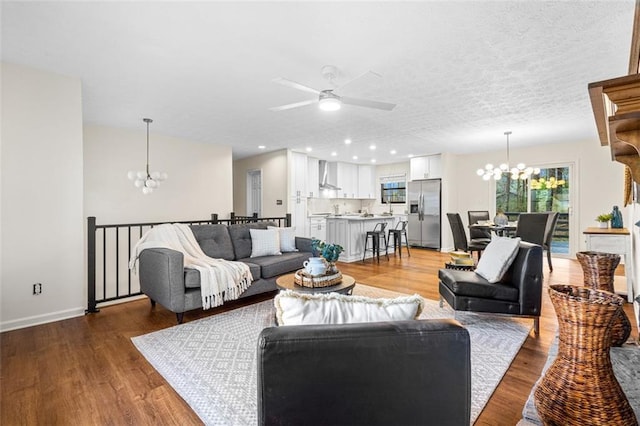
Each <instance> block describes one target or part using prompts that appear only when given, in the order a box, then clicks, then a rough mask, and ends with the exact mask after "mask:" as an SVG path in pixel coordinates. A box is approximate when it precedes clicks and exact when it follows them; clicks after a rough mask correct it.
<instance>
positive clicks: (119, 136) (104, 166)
mask: <svg viewBox="0 0 640 426" xmlns="http://www.w3.org/2000/svg"><path fill="white" fill-rule="evenodd" d="M132 120H138V121H139V122H140V129H139V130H126V129H115V128H109V127H100V126H85V129H84V170H85V173H84V182H85V188H84V216H85V217H86V216H95V217H96V218H97V223H98V224H106V223H127V222H153V221H177V220H191V219H208V218H209V217H210V216H211V213H218V214H219V216H220V218H225V217H227V215H228V213H229V212H230V211H231V208H232V206H233V181H232V158H231V148H230V147H228V146H219V145H213V144H207V143H195V142H190V141H186V140H182V139H177V138H172V137H168V136H163V135H161V134H158V133H156V132H154V130H153V123H151V126H150V132H149V164H150V170H151V171H164V172H167V173H168V174H169V178H168V179H167V180H166V181H164V182H162V184H161V186H160V188H158V189H156V190H155V191H154V192H153V193H151V194H149V195H144V194H143V193H142V191H141V190H140V189H139V188H136V187H134V186H133V182H132V181H130V180H129V179H127V172H128V171H129V170H134V171H138V170H139V171H143V170H144V169H145V164H146V124H145V123H143V122H142V117H140V118H139V119H138V118H137V117H135V118H132Z"/></svg>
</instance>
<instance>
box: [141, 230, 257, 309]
mask: <svg viewBox="0 0 640 426" xmlns="http://www.w3.org/2000/svg"><path fill="white" fill-rule="evenodd" d="M153 247H158V248H170V249H172V250H176V251H179V252H181V253H182V254H183V255H184V266H185V267H186V268H192V269H196V270H198V271H200V291H201V293H202V308H203V309H209V308H212V307H215V306H220V305H222V303H223V301H224V300H235V299H237V298H238V297H240V295H241V294H242V292H243V291H245V290H246V289H247V288H248V287H249V285H250V284H251V281H252V280H253V277H252V275H251V271H250V270H249V267H248V266H247V265H246V264H244V263H242V262H233V261H228V260H224V259H214V258H212V257H209V256H207V255H206V254H204V252H203V251H202V249H201V248H200V245H199V244H198V242H197V241H196V238H195V236H194V235H193V232H192V231H191V228H189V227H188V226H187V225H184V224H181V223H173V224H168V223H167V224H162V225H158V226H155V227H153V228H151V229H150V230H149V231H147V232H146V233H145V234H144V235H143V236H142V238H140V241H138V242H137V243H136V246H135V247H134V254H133V256H132V257H131V259H130V260H129V269H135V265H136V262H137V260H138V257H139V256H140V253H141V252H142V250H144V249H147V248H153Z"/></svg>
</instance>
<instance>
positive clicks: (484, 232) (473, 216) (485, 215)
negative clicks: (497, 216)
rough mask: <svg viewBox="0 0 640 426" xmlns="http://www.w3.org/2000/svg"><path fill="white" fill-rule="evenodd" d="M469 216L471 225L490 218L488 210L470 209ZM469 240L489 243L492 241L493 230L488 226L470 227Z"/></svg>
mask: <svg viewBox="0 0 640 426" xmlns="http://www.w3.org/2000/svg"><path fill="white" fill-rule="evenodd" d="M467 215H468V216H469V225H475V224H476V223H478V222H480V221H481V220H484V221H488V220H489V211H488V210H469V211H468V212H467ZM469 240H470V241H471V242H472V243H473V242H476V243H487V244H489V243H490V242H491V230H490V229H486V228H471V227H470V228H469Z"/></svg>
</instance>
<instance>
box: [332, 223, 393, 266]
mask: <svg viewBox="0 0 640 426" xmlns="http://www.w3.org/2000/svg"><path fill="white" fill-rule="evenodd" d="M394 220H395V218H393V217H382V216H376V217H368V218H361V217H348V216H347V217H339V218H332V217H329V218H327V239H326V241H327V242H330V243H334V244H340V245H341V246H342V247H343V248H344V252H342V254H340V259H339V260H340V261H341V262H356V261H360V260H362V255H363V253H364V237H365V234H366V231H372V230H373V228H374V227H375V226H376V223H378V222H386V223H387V229H389V227H391V226H393V222H394ZM381 251H384V247H381ZM368 255H369V256H371V252H368Z"/></svg>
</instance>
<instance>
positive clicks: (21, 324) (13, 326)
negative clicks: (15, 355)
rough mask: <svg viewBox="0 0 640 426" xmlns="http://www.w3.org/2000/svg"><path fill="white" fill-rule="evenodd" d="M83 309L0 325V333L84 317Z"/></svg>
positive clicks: (32, 317)
mask: <svg viewBox="0 0 640 426" xmlns="http://www.w3.org/2000/svg"><path fill="white" fill-rule="evenodd" d="M84 310H85V308H84V307H80V308H73V309H67V310H64V311H58V312H49V313H46V314H43V315H35V316H31V317H26V318H20V319H16V320H11V321H5V322H3V323H0V332H4V331H11V330H17V329H20V328H26V327H33V326H34V325H40V324H47V323H50V322H54V321H61V320H65V319H69V318H75V317H80V316H83V315H84Z"/></svg>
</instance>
